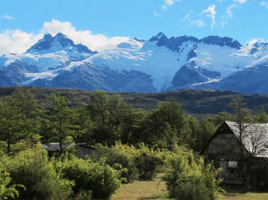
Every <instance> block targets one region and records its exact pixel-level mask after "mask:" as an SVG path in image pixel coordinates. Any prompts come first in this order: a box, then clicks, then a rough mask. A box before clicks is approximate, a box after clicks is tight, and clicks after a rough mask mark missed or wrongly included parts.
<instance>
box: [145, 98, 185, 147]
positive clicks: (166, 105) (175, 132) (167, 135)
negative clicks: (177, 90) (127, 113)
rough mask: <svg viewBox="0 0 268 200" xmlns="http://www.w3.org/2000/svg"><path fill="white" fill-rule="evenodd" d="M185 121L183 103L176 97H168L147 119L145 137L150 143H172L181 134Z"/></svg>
mask: <svg viewBox="0 0 268 200" xmlns="http://www.w3.org/2000/svg"><path fill="white" fill-rule="evenodd" d="M185 122H186V120H185V114H184V110H183V109H182V108H181V105H180V104H179V103H178V102H177V101H176V100H175V99H174V98H168V99H167V101H164V102H160V103H159V104H158V105H157V109H155V110H153V111H152V113H151V114H150V115H149V116H148V118H147V119H146V120H145V124H144V126H145V127H146V129H145V134H146V136H145V137H147V141H148V142H149V143H150V141H151V143H152V142H153V143H157V142H158V141H161V143H162V144H163V145H166V146H167V145H170V143H173V142H174V141H176V140H177V138H178V136H179V135H180V134H181V130H182V129H183V127H184V125H185ZM147 141H146V142H147Z"/></svg>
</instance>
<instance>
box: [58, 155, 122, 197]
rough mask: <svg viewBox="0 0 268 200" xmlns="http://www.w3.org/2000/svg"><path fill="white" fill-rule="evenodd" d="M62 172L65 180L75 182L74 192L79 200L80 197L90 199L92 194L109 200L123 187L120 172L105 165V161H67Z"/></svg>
mask: <svg viewBox="0 0 268 200" xmlns="http://www.w3.org/2000/svg"><path fill="white" fill-rule="evenodd" d="M62 172H63V173H64V177H65V178H67V179H69V180H73V181H74V182H75V186H74V187H73V192H74V194H75V195H77V198H78V197H79V196H80V197H79V198H89V199H90V194H92V197H93V198H96V199H109V198H110V197H111V195H112V194H114V193H115V192H116V190H118V189H119V188H120V185H121V182H120V179H119V178H120V175H119V173H118V171H117V170H115V169H113V168H112V167H110V166H109V165H107V164H105V160H100V161H99V162H93V161H91V160H81V159H73V160H69V161H65V162H64V166H63V171H62ZM82 191H87V192H82ZM88 191H91V192H92V193H89V192H88ZM81 192H82V193H81Z"/></svg>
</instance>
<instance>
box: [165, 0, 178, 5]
mask: <svg viewBox="0 0 268 200" xmlns="http://www.w3.org/2000/svg"><path fill="white" fill-rule="evenodd" d="M164 1H165V3H166V4H167V5H169V6H171V5H173V4H174V2H175V1H176V0H164Z"/></svg>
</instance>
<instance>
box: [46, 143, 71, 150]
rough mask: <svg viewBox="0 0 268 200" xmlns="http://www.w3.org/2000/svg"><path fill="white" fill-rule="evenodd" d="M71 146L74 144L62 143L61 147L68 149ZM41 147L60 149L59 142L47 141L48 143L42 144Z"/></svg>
mask: <svg viewBox="0 0 268 200" xmlns="http://www.w3.org/2000/svg"><path fill="white" fill-rule="evenodd" d="M73 146H76V144H75V143H71V144H69V145H67V146H66V145H64V146H63V148H65V149H69V148H71V147H73ZM42 148H43V149H46V150H47V151H60V144H59V143H57V142H53V143H49V144H43V147H42Z"/></svg>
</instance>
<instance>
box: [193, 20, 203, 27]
mask: <svg viewBox="0 0 268 200" xmlns="http://www.w3.org/2000/svg"><path fill="white" fill-rule="evenodd" d="M191 25H194V26H198V27H203V26H205V23H204V22H203V21H202V20H201V19H197V20H194V21H192V22H191Z"/></svg>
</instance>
